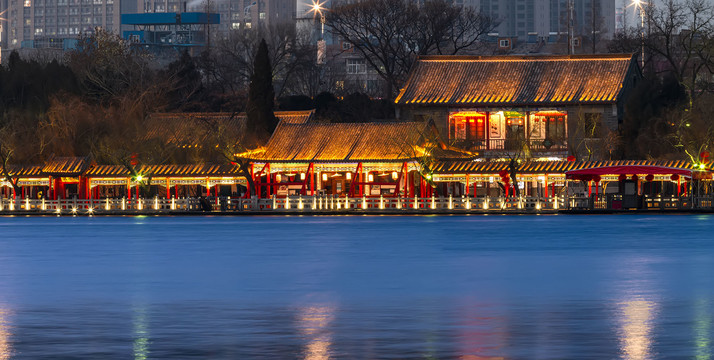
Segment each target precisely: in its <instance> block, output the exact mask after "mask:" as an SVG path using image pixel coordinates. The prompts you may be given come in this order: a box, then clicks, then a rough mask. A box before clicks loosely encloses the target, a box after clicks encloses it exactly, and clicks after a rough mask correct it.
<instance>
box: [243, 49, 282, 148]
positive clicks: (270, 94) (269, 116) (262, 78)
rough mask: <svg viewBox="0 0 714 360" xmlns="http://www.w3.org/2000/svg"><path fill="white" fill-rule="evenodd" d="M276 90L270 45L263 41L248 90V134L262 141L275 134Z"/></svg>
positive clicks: (256, 55) (254, 62)
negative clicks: (269, 51)
mask: <svg viewBox="0 0 714 360" xmlns="http://www.w3.org/2000/svg"><path fill="white" fill-rule="evenodd" d="M274 100H275V90H274V89H273V72H272V67H271V66H270V57H269V56H268V44H266V43H265V39H263V40H261V42H260V45H259V46H258V52H257V53H256V54H255V60H254V61H253V75H252V76H251V77H250V87H249V88H248V104H247V109H246V113H247V115H248V124H247V127H248V132H249V133H251V134H252V135H254V136H256V138H257V139H258V140H259V141H260V140H265V139H267V138H268V137H269V136H270V134H272V133H273V131H274V130H275V127H276V126H277V125H278V121H277V119H276V118H275V115H274V114H273V105H274V104H273V102H274Z"/></svg>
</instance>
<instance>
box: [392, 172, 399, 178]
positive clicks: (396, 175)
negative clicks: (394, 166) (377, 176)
mask: <svg viewBox="0 0 714 360" xmlns="http://www.w3.org/2000/svg"><path fill="white" fill-rule="evenodd" d="M398 177H399V174H397V172H396V171H392V180H397V178H398Z"/></svg>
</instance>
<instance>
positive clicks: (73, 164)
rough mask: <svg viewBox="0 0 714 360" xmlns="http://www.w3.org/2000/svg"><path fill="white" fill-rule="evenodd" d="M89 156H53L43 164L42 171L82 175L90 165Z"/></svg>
mask: <svg viewBox="0 0 714 360" xmlns="http://www.w3.org/2000/svg"><path fill="white" fill-rule="evenodd" d="M90 165H91V161H90V160H89V157H87V156H85V157H53V158H51V159H49V160H47V161H46V162H45V164H44V166H42V173H43V174H47V175H80V174H82V173H83V172H84V171H85V170H87V168H89V166H90Z"/></svg>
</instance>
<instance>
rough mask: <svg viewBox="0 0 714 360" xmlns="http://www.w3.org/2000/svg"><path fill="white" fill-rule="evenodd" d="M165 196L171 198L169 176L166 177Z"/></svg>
mask: <svg viewBox="0 0 714 360" xmlns="http://www.w3.org/2000/svg"><path fill="white" fill-rule="evenodd" d="M166 198H167V199H170V198H171V181H170V180H169V178H166Z"/></svg>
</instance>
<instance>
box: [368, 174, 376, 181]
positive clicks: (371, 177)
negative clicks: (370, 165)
mask: <svg viewBox="0 0 714 360" xmlns="http://www.w3.org/2000/svg"><path fill="white" fill-rule="evenodd" d="M367 181H369V182H372V181H374V175H372V174H371V173H370V174H369V175H367Z"/></svg>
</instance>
